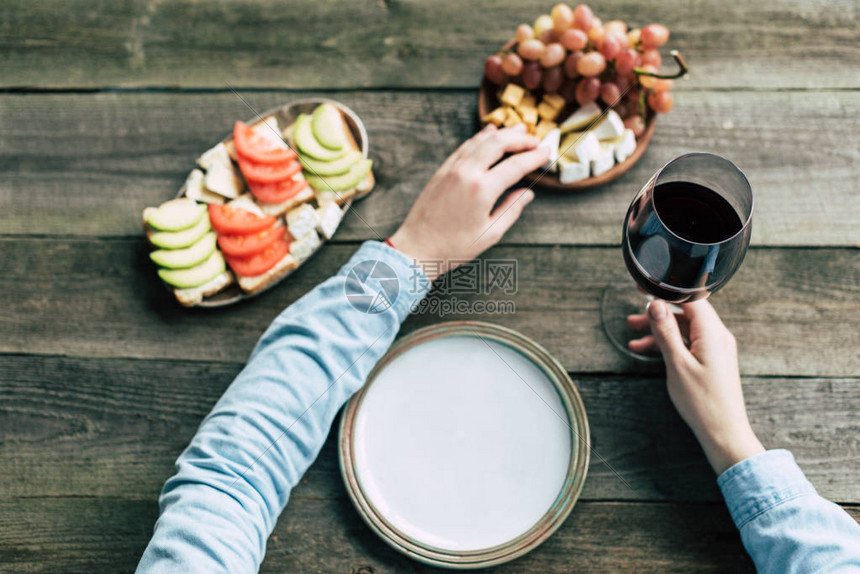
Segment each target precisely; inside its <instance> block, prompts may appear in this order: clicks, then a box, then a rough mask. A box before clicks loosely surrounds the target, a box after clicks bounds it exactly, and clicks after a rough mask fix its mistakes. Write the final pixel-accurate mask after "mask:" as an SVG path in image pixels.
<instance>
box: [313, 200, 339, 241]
mask: <svg viewBox="0 0 860 574" xmlns="http://www.w3.org/2000/svg"><path fill="white" fill-rule="evenodd" d="M342 217H343V211H341V209H340V207H338V205H337V204H336V203H335V202H333V201H330V202H328V203H326V204H325V205H323V206H321V207H319V208H317V218H318V219H319V223H318V224H317V230H318V231H319V232H320V233H321V234H322V236H323V237H325V238H326V239H331V238H332V236H333V235H334V232H335V231H337V226H338V225H340V220H341V218H342Z"/></svg>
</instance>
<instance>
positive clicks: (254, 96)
mask: <svg viewBox="0 0 860 574" xmlns="http://www.w3.org/2000/svg"><path fill="white" fill-rule="evenodd" d="M308 95H314V94H310V93H305V92H302V93H284V92H274V93H268V92H266V93H257V92H246V93H244V94H243V97H244V98H245V99H246V100H247V101H248V102H249V103H250V104H251V106H252V107H253V108H255V109H256V110H259V111H262V110H265V109H267V108H269V107H272V106H275V105H278V104H281V103H284V102H286V101H289V100H292V99H298V98H300V97H304V96H308ZM326 95H328V96H332V94H326ZM333 96H334V97H336V98H337V99H339V100H341V101H343V102H344V103H346V104H347V105H349V106H350V107H352V108H353V109H354V110H355V111H356V112H357V113H358V114H359V115H360V116H361V117H362V118H363V120H364V121H365V123H366V124H367V129H368V132H369V135H370V142H371V157H373V159H374V160H375V163H376V165H375V171H376V174H377V181H378V184H377V189H376V191H375V192H374V194H373V195H372V196H371V197H369V198H368V199H367V200H366V201H364V202H361V203H360V204H358V205H357V206H356V209H357V210H358V212H359V214H360V217H357V216H356V215H354V214H353V215H351V216H349V217H348V218H347V219H346V220H345V221H344V224H343V226H342V227H341V229H340V230H338V233H337V235H336V239H337V240H339V241H340V240H357V239H365V238H376V237H377V236H379V237H385V236H386V235H388V234H390V233H392V232H393V231H394V230H395V229H396V227H397V225H398V224H399V223H400V222H401V221H402V220H403V218H404V216H405V215H406V213H407V211H408V209H409V207H410V206H411V205H412V203H413V201H414V200H415V198H416V197H417V195H418V193H419V192H420V191H421V189H422V187H423V186H424V184H425V183H426V182H427V180H429V178H430V176H431V175H432V174H433V172H434V171H435V170H436V168H437V167H438V166H439V165H440V164H441V163H442V161H443V160H444V159H445V157H446V156H447V155H448V154H449V153H450V152H451V151H453V150H454V149H455V148H456V147H457V146H458V145H459V144H460V143H461V142H462V141H464V140H465V139H467V138H468V137H470V135H471V134H472V133H473V131H474V129H475V109H476V105H477V104H476V95H475V92H473V91H471V90H469V91H455V92H442V91H435V92H388V91H380V92H344V93H337V94H334V95H333ZM253 115H254V112H253V111H252V110H249V109H248V108H247V107H246V105H245V104H244V103H243V102H242V101H241V100H240V99H239V98H238V97H236V95H234V94H232V93H228V94H204V93H190V94H182V95H177V94H127V93H126V94H98V95H92V94H90V95H56V94H53V95H52V94H45V95H26V96H23V95H5V96H0V125H3V130H0V170H2V172H3V178H2V181H0V234H64V235H82V236H92V235H95V236H120V235H126V236H139V235H140V233H141V232H140V212H141V210H142V209H143V208H144V207H145V206H148V205H157V204H159V203H161V202H162V201H165V200H166V199H168V198H171V197H173V195H174V194H175V192H176V190H177V189H178V188H179V187H180V186H181V185H182V182H183V181H184V179H185V177H186V175H187V173H188V172H189V171H190V169H191V168H192V167H194V158H195V157H196V156H197V155H198V154H200V153H202V152H203V151H204V150H206V149H208V148H209V147H210V146H212V145H213V144H214V143H215V142H217V141H219V140H220V139H221V138H222V137H223V136H224V135H225V133H226V132H227V131H229V128H230V126H231V125H232V122H233V121H234V120H235V119H237V118H250V117H253ZM858 115H860V92H815V93H802V92H781V93H772V92H764V93H763V92H706V93H702V92H685V93H682V94H678V96H677V100H676V106H675V109H674V110H673V111H672V113H670V114H668V115H666V116H664V117H662V118H661V119H660V123H659V127H658V129H657V132H656V134H655V136H654V139H653V140H652V142H651V146H650V147H649V149H648V150H647V152H646V153H645V155H644V157H643V158H642V160H641V161H640V162H639V163H638V164H637V165H636V166H635V167H634V168H633V169H632V170H631V171H630V172H628V173H627V174H626V175H625V176H624V177H622V178H621V179H619V180H617V181H615V182H613V183H612V184H609V185H607V186H605V187H602V188H600V189H596V190H593V191H590V192H587V193H584V194H578V195H576V196H564V195H557V194H552V193H542V194H540V195H539V196H538V198H537V200H536V201H534V202H533V203H532V204H531V205H530V206H529V208H528V209H527V210H526V212H525V215H524V216H523V218H522V220H521V221H520V223H519V224H518V225H517V226H515V227H514V228H513V229H512V230H511V231H510V232H509V233H508V234H507V236H506V237H505V239H504V241H505V242H507V243H518V244H519V243H542V244H602V245H607V244H617V243H619V242H620V234H621V221H622V219H623V217H624V213H625V212H626V210H627V207H628V205H629V203H630V200H631V199H632V197H633V195H634V194H635V193H636V191H637V190H638V188H639V187H640V186H641V185H642V184H643V183H644V182H645V181H647V180H648V178H649V177H650V176H651V174H652V173H654V171H655V170H656V169H657V168H658V167H659V166H660V165H662V163H664V162H665V161H668V160H669V159H671V158H672V157H675V156H676V155H678V154H680V153H683V152H685V151H689V150H695V149H700V150H708V151H713V152H716V153H721V154H723V155H726V156H727V157H729V158H730V159H732V160H734V161H736V162H737V163H738V165H739V166H740V167H741V168H742V169H743V170H744V171H745V172H746V173H747V175H748V176H749V178H750V180H751V182H752V186H753V189H754V191H755V194H756V215H755V223H754V225H753V238H752V241H753V244H756V245H860V228H858V226H857V222H858V221H860V202H857V201H856V200H855V195H856V193H855V190H856V182H857V181H858V179H860V135H858V133H857V130H856V129H855V126H854V123H853V122H852V119H853V118H855V117H857V116H858Z"/></svg>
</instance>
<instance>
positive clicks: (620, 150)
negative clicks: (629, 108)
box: [615, 129, 636, 163]
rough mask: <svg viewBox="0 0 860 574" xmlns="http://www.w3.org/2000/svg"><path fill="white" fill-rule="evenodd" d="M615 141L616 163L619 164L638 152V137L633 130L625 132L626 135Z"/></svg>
mask: <svg viewBox="0 0 860 574" xmlns="http://www.w3.org/2000/svg"><path fill="white" fill-rule="evenodd" d="M615 141H616V144H615V161H617V162H618V163H621V162H622V161H624V160H625V159H627V158H628V157H630V154H632V153H633V152H634V151H635V150H636V136H634V135H633V130H631V129H626V130H624V133H623V134H621V136H619V137H618V138H616V140H615Z"/></svg>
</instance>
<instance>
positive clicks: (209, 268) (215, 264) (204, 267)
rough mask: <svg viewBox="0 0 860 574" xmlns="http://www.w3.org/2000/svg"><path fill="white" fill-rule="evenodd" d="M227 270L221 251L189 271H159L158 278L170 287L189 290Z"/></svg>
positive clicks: (215, 252) (213, 253)
mask: <svg viewBox="0 0 860 574" xmlns="http://www.w3.org/2000/svg"><path fill="white" fill-rule="evenodd" d="M226 269H227V264H226V263H225V262H224V256H223V255H221V252H220V251H213V252H212V255H210V256H209V259H207V260H206V261H204V262H203V263H200V264H198V265H195V266H194V267H190V268H188V269H159V270H158V276H159V277H161V280H162V281H164V282H165V283H167V284H168V285H173V286H174V287H179V288H180V289H189V288H191V287H197V286H199V285H203V284H204V283H208V282H209V281H212V280H213V279H215V277H216V276H217V275H219V274H221V273H224V271H225V270H226Z"/></svg>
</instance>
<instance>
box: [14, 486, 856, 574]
mask: <svg viewBox="0 0 860 574" xmlns="http://www.w3.org/2000/svg"><path fill="white" fill-rule="evenodd" d="M287 508H288V510H287V511H286V512H285V513H284V514H283V515H282V517H281V519H280V521H279V522H278V524H277V526H276V527H275V530H274V532H273V533H272V536H271V537H270V539H269V542H268V548H267V553H266V559H265V561H264V563H263V566H262V569H261V571H262V572H349V573H354V574H358V573H368V572H374V573H379V574H382V573H388V572H431V571H432V572H439V570H436V569H431V568H428V567H425V566H422V565H421V564H419V563H418V562H414V561H412V560H411V559H409V558H406V557H404V556H402V555H400V554H398V553H397V552H395V551H394V550H392V549H391V548H389V547H388V546H386V545H385V543H384V542H382V540H381V539H379V538H378V537H376V535H374V534H373V532H372V531H371V530H370V529H369V528H368V527H367V526H365V524H364V523H363V522H362V521H361V519H360V518H359V516H358V514H357V513H356V512H355V510H354V509H353V508H352V506H351V505H350V502H349V500H348V499H344V498H338V499H318V500H291V501H290V504H289V506H288V507H287ZM852 510H853V509H852ZM156 517H157V506H156V503H155V501H154V500H152V501H150V500H145V501H134V500H125V499H111V498H77V499H70V498H59V499H38V498H37V499H22V500H4V501H2V502H0V532H2V534H0V569H3V570H4V571H5V570H6V569H7V568H8V569H13V570H14V571H16V572H57V571H62V572H70V573H71V572H130V571H132V570H133V569H134V567H135V565H136V564H137V562H138V560H139V559H140V556H141V554H142V553H143V550H144V548H145V547H146V544H147V542H148V541H149V537H150V536H151V532H152V526H153V524H154V523H155V519H156ZM490 571H494V572H524V571H528V572H535V571H540V572H570V571H577V572H578V571H587V572H593V571H613V572H619V571H626V572H630V571H636V572H726V571H731V572H752V571H753V570H752V563H751V561H750V560H749V558H748V557H747V555H746V553H745V552H744V550H743V546H742V545H741V542H740V539H739V537H738V535H737V531H736V530H735V527H734V525H733V524H732V522H731V520H730V518H729V515H728V513H727V512H726V510H725V509H724V508H723V507H722V506H720V505H685V506H680V505H672V504H636V503H581V504H578V505H577V506H576V508H574V511H573V513H572V514H571V516H570V517H569V518H568V519H567V521H566V522H565V524H564V525H563V526H562V527H561V529H559V531H558V532H556V533H555V534H554V535H553V536H552V537H551V538H550V539H549V540H548V541H547V542H545V543H544V544H543V545H542V546H541V547H539V548H537V549H536V550H534V551H533V552H532V553H530V554H528V555H526V556H525V557H523V558H521V559H519V560H516V561H514V562H512V563H509V564H507V565H503V566H501V567H498V568H495V569H492V570H490Z"/></svg>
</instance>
